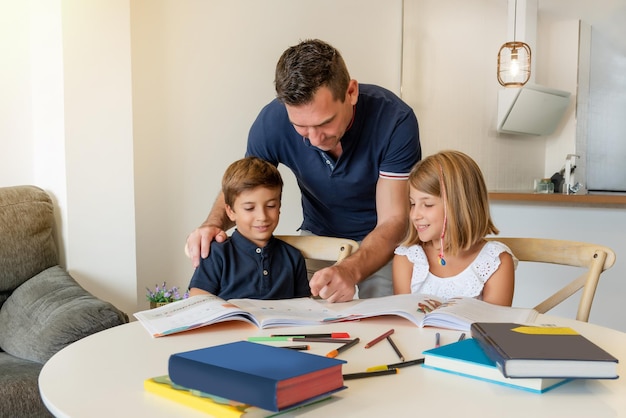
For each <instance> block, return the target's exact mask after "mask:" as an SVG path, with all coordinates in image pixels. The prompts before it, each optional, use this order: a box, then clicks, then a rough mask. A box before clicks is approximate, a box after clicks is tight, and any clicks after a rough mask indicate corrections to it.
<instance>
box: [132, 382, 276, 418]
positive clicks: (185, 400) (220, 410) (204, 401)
mask: <svg viewBox="0 0 626 418" xmlns="http://www.w3.org/2000/svg"><path fill="white" fill-rule="evenodd" d="M143 386H144V388H145V389H146V390H147V391H148V392H151V393H154V394H156V395H159V396H162V397H164V398H167V399H170V400H173V401H176V402H178V403H181V404H184V405H186V406H188V407H191V408H194V409H197V410H199V411H202V412H206V413H207V414H210V415H213V416H216V417H224V418H239V417H241V416H243V414H244V413H245V412H246V409H248V408H252V407H251V406H250V405H246V404H242V403H239V402H231V401H229V400H227V399H223V398H218V397H214V396H211V395H209V394H206V393H203V392H200V391H197V390H193V389H188V388H186V387H183V386H179V385H177V384H175V383H174V382H172V381H171V380H170V378H169V377H168V376H167V375H165V376H158V377H153V378H151V379H146V380H145V381H144V383H143ZM255 409H258V408H255ZM267 412H268V414H270V413H271V412H270V411H267Z"/></svg>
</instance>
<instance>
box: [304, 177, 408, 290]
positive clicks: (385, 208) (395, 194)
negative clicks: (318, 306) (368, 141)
mask: <svg viewBox="0 0 626 418" xmlns="http://www.w3.org/2000/svg"><path fill="white" fill-rule="evenodd" d="M408 207H409V198H408V191H407V181H406V180H390V179H383V178H379V179H378V183H377V185H376V212H377V217H378V222H377V224H376V227H375V228H374V229H373V230H372V231H371V232H370V233H369V234H368V235H367V236H366V237H365V238H364V239H363V242H361V245H360V247H359V250H358V251H357V252H355V253H354V254H352V255H351V256H350V257H348V258H346V259H345V260H343V261H342V262H341V263H340V264H338V265H335V266H331V267H328V268H325V269H322V270H320V271H318V272H316V273H315V274H314V275H313V277H312V278H311V281H310V282H309V285H310V286H311V293H312V294H313V295H314V296H318V295H319V296H320V297H321V298H323V299H327V300H328V301H330V302H345V301H348V300H351V299H352V298H353V297H354V291H355V289H354V286H355V285H356V284H358V283H360V282H361V281H363V280H365V279H366V278H368V277H369V276H371V275H372V274H373V273H375V272H376V271H378V270H379V269H380V268H381V267H383V266H384V265H385V264H387V262H389V260H391V257H392V256H393V251H394V249H395V248H396V246H397V245H398V243H399V242H400V241H401V240H402V238H403V237H404V235H405V234H406V229H407V222H408Z"/></svg>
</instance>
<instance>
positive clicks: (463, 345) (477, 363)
mask: <svg viewBox="0 0 626 418" xmlns="http://www.w3.org/2000/svg"><path fill="white" fill-rule="evenodd" d="M423 354H424V366H423V367H426V368H430V369H434V370H439V371H444V372H447V373H453V374H457V375H460V376H465V377H470V378H473V379H479V380H484V381H487V382H492V383H496V384H499V385H504V386H509V387H512V388H516V389H522V390H526V391H530V392H535V393H543V392H546V391H548V390H550V389H553V388H555V387H557V386H560V385H562V384H563V383H565V382H567V381H568V380H567V379H542V378H525V379H511V378H508V377H504V375H503V374H502V373H501V372H500V370H499V369H498V366H497V365H496V363H495V362H493V361H492V360H491V359H490V358H489V357H488V356H487V354H485V352H484V351H483V350H482V348H481V347H480V345H479V344H478V343H477V342H476V340H474V339H473V338H469V339H465V340H463V341H458V342H455V343H452V344H447V345H443V346H441V347H437V348H433V349H430V350H426V351H424V353H423Z"/></svg>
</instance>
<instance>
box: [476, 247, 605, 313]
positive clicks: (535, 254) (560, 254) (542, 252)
mask: <svg viewBox="0 0 626 418" xmlns="http://www.w3.org/2000/svg"><path fill="white" fill-rule="evenodd" d="M488 239H491V240H494V241H499V242H501V243H503V244H505V245H506V246H508V247H509V248H510V249H511V251H512V252H513V254H515V257H517V259H518V260H519V261H531V262H537V263H550V264H557V265H563V266H572V267H581V268H583V269H584V272H583V273H582V274H581V275H580V276H578V277H577V278H575V279H574V280H572V281H571V282H569V283H568V284H567V285H565V286H564V287H563V288H562V289H560V290H559V291H557V292H555V293H554V294H552V295H551V296H550V297H548V298H547V299H545V300H544V301H543V302H541V303H539V304H538V305H537V306H535V309H536V310H537V311H538V312H539V313H545V312H547V311H549V310H550V309H552V308H554V307H555V306H557V305H558V304H560V303H561V302H563V301H564V300H566V299H568V298H569V297H570V296H572V295H573V294H574V293H576V292H577V291H578V290H580V289H583V291H582V293H581V295H580V301H579V303H578V312H577V313H576V319H577V320H579V321H584V322H587V321H588V320H589V312H590V311H591V304H592V303H593V298H594V296H595V293H596V288H597V286H598V280H599V279H600V274H601V273H602V272H603V271H605V270H607V269H609V268H611V267H612V266H613V264H614V263H615V252H614V251H613V250H612V249H610V248H609V247H605V246H603V245H597V244H590V243H586V242H577V241H565V240H554V239H543V238H505V237H491V238H488Z"/></svg>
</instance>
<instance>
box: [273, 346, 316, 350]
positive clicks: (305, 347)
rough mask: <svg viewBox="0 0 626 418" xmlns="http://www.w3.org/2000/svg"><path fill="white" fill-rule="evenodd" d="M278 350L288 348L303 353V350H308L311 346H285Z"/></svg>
mask: <svg viewBox="0 0 626 418" xmlns="http://www.w3.org/2000/svg"><path fill="white" fill-rule="evenodd" d="M280 348H288V349H290V350H299V351H305V350H310V349H311V346H309V345H286V346H284V347H280Z"/></svg>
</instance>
